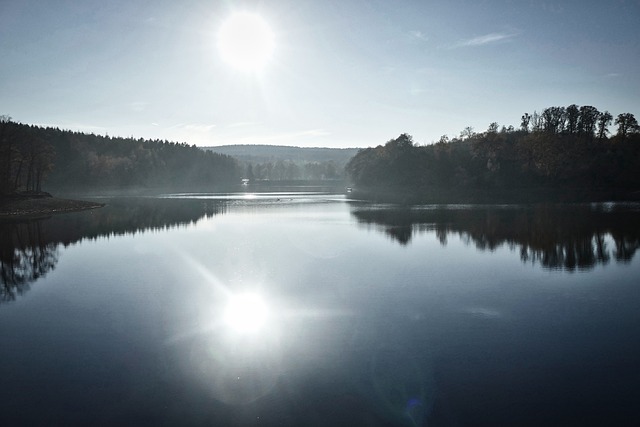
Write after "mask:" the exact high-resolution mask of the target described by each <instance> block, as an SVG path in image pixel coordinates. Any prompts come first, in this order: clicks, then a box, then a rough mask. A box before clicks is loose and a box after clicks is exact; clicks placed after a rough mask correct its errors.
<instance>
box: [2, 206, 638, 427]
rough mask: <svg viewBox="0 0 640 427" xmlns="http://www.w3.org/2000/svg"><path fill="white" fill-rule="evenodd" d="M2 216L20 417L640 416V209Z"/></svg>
mask: <svg viewBox="0 0 640 427" xmlns="http://www.w3.org/2000/svg"><path fill="white" fill-rule="evenodd" d="M103 201H104V202H106V203H107V204H108V205H107V206H106V207H105V208H103V209H99V210H94V211H87V212H79V213H73V214H66V215H59V216H55V217H52V218H49V219H42V220H38V221H31V222H19V221H18V222H16V221H14V222H5V223H0V242H1V243H0V246H1V247H0V261H1V265H0V268H1V271H0V273H1V280H2V283H1V284H2V286H1V287H0V300H1V302H0V362H1V363H0V425H3V426H4V425H6V426H8V425H74V424H75V425H110V426H112V425H137V426H140V425H154V426H155V425H207V426H212V425H220V426H227V425H230V426H233V425H237V426H243V425H265V426H275V425H278V426H303V425H310V426H340V425H342V426H396V425H397V426H425V425H428V426H484V425H486V426H499V425H509V426H526V425H531V426H534V425H535V426H540V425H546V426H549V425H581V426H584V425H640V261H639V260H638V258H639V257H638V256H637V254H636V251H637V250H638V248H640V205H639V204H624V203H616V204H606V203H605V204H580V205H527V206H524V205H500V206H491V205H482V206H477V205H450V206H416V207H413V208H410V209H408V208H399V207H394V206H390V205H371V204H367V203H361V202H354V201H348V200H346V199H345V198H344V197H343V196H341V195H327V194H317V193H269V194H255V195H251V194H231V195H211V194H197V195H189V194H183V195H170V196H166V197H163V198H144V199H133V198H129V199H125V198H123V199H105V200H103Z"/></svg>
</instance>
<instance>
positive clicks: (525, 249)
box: [352, 205, 640, 270]
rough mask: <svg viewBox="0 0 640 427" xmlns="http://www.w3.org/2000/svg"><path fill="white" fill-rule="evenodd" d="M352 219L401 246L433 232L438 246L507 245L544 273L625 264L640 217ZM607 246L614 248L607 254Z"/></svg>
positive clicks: (529, 212) (444, 213) (557, 213)
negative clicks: (453, 239)
mask: <svg viewBox="0 0 640 427" xmlns="http://www.w3.org/2000/svg"><path fill="white" fill-rule="evenodd" d="M352 214H353V215H354V216H355V217H356V218H357V219H358V221H359V222H360V223H363V224H368V225H373V226H374V227H375V228H376V229H378V230H379V231H382V232H384V233H385V234H387V235H388V236H390V237H391V238H392V239H394V240H396V241H398V242H399V243H400V244H402V245H407V244H408V243H409V242H410V240H411V238H412V237H413V235H415V234H419V233H424V232H435V234H436V237H437V238H438V240H439V241H440V242H441V243H442V244H443V245H446V244H447V239H448V236H449V235H451V234H458V235H459V236H460V238H461V239H462V240H463V241H464V242H467V243H473V244H475V246H476V247H477V248H478V249H481V250H489V251H493V250H495V249H496V248H498V247H499V246H501V245H503V244H507V245H509V247H511V248H512V249H514V250H515V249H519V251H520V257H521V259H522V261H523V262H533V263H540V264H541V265H542V266H544V267H547V268H562V269H566V270H575V269H585V268H592V267H593V266H595V265H597V264H607V263H608V262H609V261H610V260H611V257H612V256H613V258H615V260H616V261H618V262H628V261H630V260H631V259H632V258H633V256H634V254H635V252H636V250H637V249H638V248H639V247H640V221H639V219H640V212H639V211H638V210H637V207H635V208H634V207H630V206H624V205H615V206H613V208H610V209H603V208H599V207H591V206H584V205H583V206H578V205H576V206H545V205H540V206H535V207H522V206H520V207H514V208H510V207H464V208H431V209H426V208H413V209H393V208H378V209H363V208H358V209H356V210H354V211H352ZM611 241H613V246H614V248H609V246H610V243H611Z"/></svg>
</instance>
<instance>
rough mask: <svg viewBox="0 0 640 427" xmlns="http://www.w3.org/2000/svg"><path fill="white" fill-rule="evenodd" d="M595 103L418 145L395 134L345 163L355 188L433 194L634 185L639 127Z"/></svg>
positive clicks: (638, 177) (639, 185)
mask: <svg viewBox="0 0 640 427" xmlns="http://www.w3.org/2000/svg"><path fill="white" fill-rule="evenodd" d="M612 121H613V117H612V115H611V114H610V113H608V112H606V111H605V112H599V111H598V110H597V109H596V108H595V107H591V106H582V107H579V106H577V105H570V106H569V107H566V108H565V107H550V108H547V109H545V110H544V111H543V112H542V113H540V114H539V113H537V112H534V113H533V114H531V115H530V114H528V113H526V114H524V115H523V116H522V122H521V126H520V128H518V129H515V128H514V127H513V126H508V127H505V126H502V127H501V128H500V126H499V125H498V124H497V123H491V124H490V125H489V128H488V129H487V130H486V131H485V132H481V133H475V132H473V129H472V128H471V127H467V128H465V130H463V131H462V132H461V135H460V137H459V138H453V139H449V138H448V137H447V136H443V137H441V138H440V141H438V142H437V143H435V144H432V145H426V146H417V145H416V144H414V142H413V139H412V137H411V136H410V135H407V134H402V135H400V136H399V137H398V138H396V139H393V140H391V141H388V142H387V143H386V144H385V145H380V146H378V147H375V148H367V149H364V150H360V151H359V152H358V154H356V156H354V157H353V158H352V159H351V161H350V162H349V163H348V164H347V166H346V172H347V173H348V175H349V177H350V179H351V181H352V182H353V184H354V186H356V188H360V189H366V190H371V191H373V192H378V193H384V192H387V193H404V194H412V195H426V196H429V195H434V194H443V193H450V192H456V191H458V192H461V193H464V192H466V193H472V192H474V191H476V190H491V191H495V190H505V191H510V190H519V191H521V190H531V189H554V190H557V189H564V190H568V189H576V188H580V189H589V190H602V191H610V190H614V189H615V190H616V191H621V190H623V191H624V190H626V191H636V190H639V189H640V172H638V171H640V129H639V128H638V123H637V121H636V119H635V117H634V116H633V114H630V113H624V114H620V115H618V116H617V118H616V119H615V124H616V125H617V126H618V132H617V134H616V135H614V136H609V133H610V131H609V126H610V125H611V122H612Z"/></svg>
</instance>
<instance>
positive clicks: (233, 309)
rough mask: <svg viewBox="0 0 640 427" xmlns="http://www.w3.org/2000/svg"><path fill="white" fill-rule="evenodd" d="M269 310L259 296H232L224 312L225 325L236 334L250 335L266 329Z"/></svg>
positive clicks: (250, 294) (247, 293)
mask: <svg viewBox="0 0 640 427" xmlns="http://www.w3.org/2000/svg"><path fill="white" fill-rule="evenodd" d="M268 317H269V309H268V307H267V304H266V301H265V299H264V298H263V297H262V296H260V295H259V294H256V293H252V292H245V293H241V294H237V295H232V296H231V297H230V298H229V302H228V303H227V306H226V308H225V312H224V323H225V324H226V325H227V326H228V327H229V328H230V329H231V330H233V331H234V332H236V333H239V334H248V333H255V332H259V331H261V330H262V329H264V328H265V326H266V323H267V320H268Z"/></svg>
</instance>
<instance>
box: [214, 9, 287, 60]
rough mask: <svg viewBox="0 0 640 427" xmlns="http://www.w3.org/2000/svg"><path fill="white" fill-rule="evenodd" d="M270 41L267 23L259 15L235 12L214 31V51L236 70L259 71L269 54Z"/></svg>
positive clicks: (271, 43)
mask: <svg viewBox="0 0 640 427" xmlns="http://www.w3.org/2000/svg"><path fill="white" fill-rule="evenodd" d="M274 39H275V38H274V34H273V31H272V30H271V28H270V27H269V24H268V23H267V22H266V21H265V20H264V19H263V18H262V17H261V16H260V15H257V14H255V13H250V12H236V13H234V14H233V15H231V16H230V17H229V18H227V20H226V21H224V23H223V24H222V26H221V27H220V30H219V31H218V39H217V44H218V52H219V53H220V57H221V58H222V59H223V60H224V61H225V62H227V63H228V64H229V65H231V66H233V67H235V68H237V69H239V70H242V71H249V72H255V71H260V70H261V69H262V68H263V67H264V66H265V65H266V63H267V62H268V61H269V59H270V58H271V55H272V54H273V50H274V48H275V40H274Z"/></svg>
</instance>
